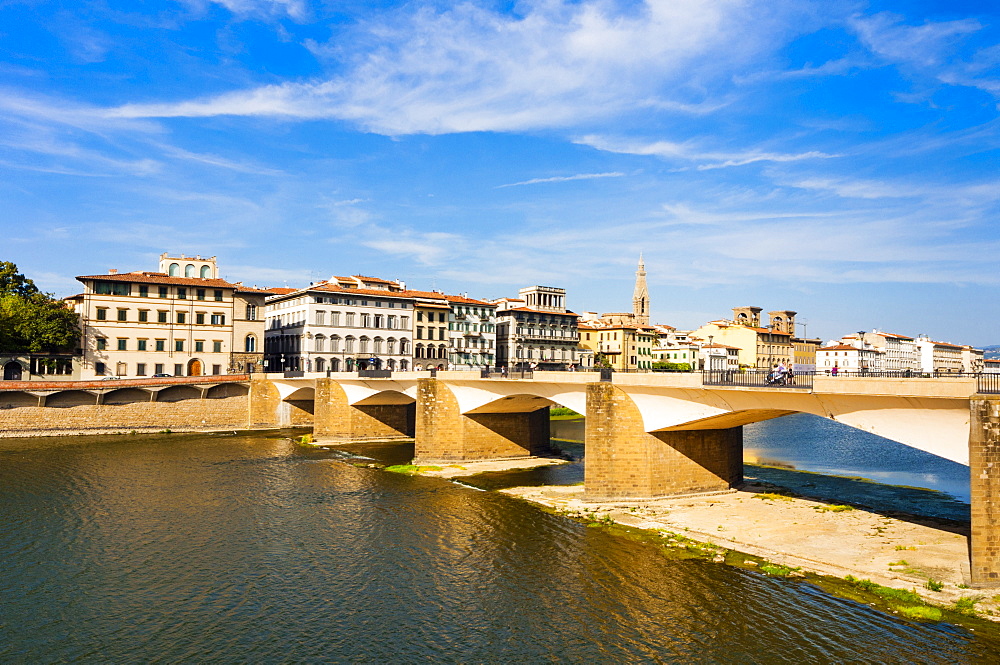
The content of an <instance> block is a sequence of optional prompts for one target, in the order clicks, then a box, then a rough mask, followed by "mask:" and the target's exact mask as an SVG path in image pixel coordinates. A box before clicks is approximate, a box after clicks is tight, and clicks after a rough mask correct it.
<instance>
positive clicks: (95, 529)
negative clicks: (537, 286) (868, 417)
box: [0, 421, 1000, 664]
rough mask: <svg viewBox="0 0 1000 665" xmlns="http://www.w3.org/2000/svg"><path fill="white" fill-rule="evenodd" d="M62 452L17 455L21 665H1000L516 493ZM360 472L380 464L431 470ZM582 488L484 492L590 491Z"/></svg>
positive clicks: (286, 453)
mask: <svg viewBox="0 0 1000 665" xmlns="http://www.w3.org/2000/svg"><path fill="white" fill-rule="evenodd" d="M779 423H780V421H779ZM779 423H775V424H773V425H768V426H767V427H766V428H765V427H761V426H757V427H756V428H753V429H752V428H748V431H747V450H748V455H750V456H751V457H753V456H757V457H760V458H764V459H767V460H770V461H778V462H782V463H784V464H788V463H791V464H793V465H795V466H798V467H800V468H808V467H810V466H817V465H822V464H824V463H825V464H827V465H828V466H829V467H830V468H829V469H817V470H828V471H835V472H843V473H847V474H849V475H864V473H862V472H863V471H865V469H864V468H859V467H865V465H869V467H870V468H869V471H870V470H871V469H874V468H875V466H876V465H875V464H874V462H873V461H877V460H875V458H877V457H878V456H879V455H880V454H881V453H878V452H877V450H876V451H875V452H873V451H872V450H868V451H867V452H865V450H866V448H865V444H864V442H863V441H862V442H861V443H857V442H854V443H851V442H847V443H845V442H844V441H837V440H836V438H837V437H836V433H834V434H830V433H829V432H824V431H823V430H822V426H820V425H817V424H816V423H809V422H806V424H805V426H801V423H800V426H798V427H791V426H790V425H788V424H779ZM791 424H792V425H794V424H795V423H794V421H792V423H791ZM575 427H576V428H578V426H576V425H559V426H558V427H557V431H556V432H555V435H556V436H557V437H560V438H565V439H571V438H575V437H574V436H573V433H574V431H577V430H574V428H575ZM768 428H770V429H768ZM782 428H784V429H782ZM817 428H819V429H817ZM560 435H561V436H560ZM783 437H784V438H783ZM53 443H54V441H53V440H45V439H37V440H34V441H19V442H16V443H15V442H12V441H8V442H2V440H0V444H2V446H0V524H2V532H0V662H3V663H32V664H34V663H54V662H69V661H74V662H113V663H130V662H135V663H140V662H142V663H145V662H162V663H175V662H197V663H202V662H220V663H224V662H225V663H228V662H253V663H263V662H268V663H271V662H393V663H397V662H398V663H412V662H423V661H429V662H443V663H492V662H516V663H521V662H587V663H594V662H602V663H604V662H607V663H617V662H684V663H692V662H694V663H733V662H739V663H782V662H784V663H841V662H865V663H875V662H878V663H909V662H920V663H964V662H968V663H981V662H1000V639H998V638H997V637H996V636H995V635H996V632H995V631H989V630H987V631H985V632H984V631H982V630H980V631H978V632H973V631H970V630H968V629H967V628H961V627H957V626H953V625H950V624H947V623H923V624H921V623H913V622H908V621H904V620H902V619H899V618H897V617H894V616H891V615H888V614H885V613H882V612H879V611H877V610H875V609H872V608H870V607H868V606H866V605H863V604H860V603H857V602H854V601H850V600H844V599H841V598H837V597H835V596H831V595H829V594H827V593H826V592H824V591H821V590H820V589H819V588H817V587H816V586H814V585H813V584H811V583H808V582H803V581H789V580H781V579H772V578H768V577H766V576H764V575H763V574H761V573H758V572H752V571H746V570H741V569H736V568H731V567H727V566H725V565H720V564H713V563H709V562H705V561H701V560H677V559H674V558H671V556H670V555H668V554H667V553H666V552H665V551H664V550H663V549H662V548H660V547H658V546H656V545H653V544H649V543H647V542H645V541H642V540H637V539H633V538H630V537H627V536H626V535H623V534H621V533H617V532H615V531H614V530H607V529H605V528H588V527H586V526H584V525H582V524H579V523H576V522H573V521H570V520H567V519H565V518H562V517H558V516H555V515H550V514H547V513H545V512H542V511H541V510H539V509H537V508H535V507H533V506H531V505H529V504H526V503H523V502H520V501H517V500H515V499H511V498H508V497H506V496H504V495H501V494H498V493H496V492H492V491H482V490H481V489H476V488H473V487H468V486H463V485H460V484H456V483H451V482H447V481H443V480H439V479H433V478H420V477H408V476H401V475H397V474H392V473H388V472H385V471H382V470H379V469H372V468H363V467H357V466H352V465H350V464H346V463H344V460H345V453H344V452H338V451H311V450H308V449H304V448H301V447H297V446H295V445H293V444H292V443H290V442H288V441H286V440H280V439H277V438H276V437H274V436H268V435H263V434H257V435H246V436H242V435H241V436H188V435H183V436H182V435H171V436H158V437H104V438H93V439H86V440H82V439H81V440H73V441H70V440H63V441H59V442H56V443H58V444H59V445H56V446H53V445H52V444H53ZM565 445H566V447H567V448H568V449H569V450H570V452H574V453H575V454H579V453H580V449H579V446H575V447H574V444H565ZM824 447H825V448H826V450H825V452H823V448H824ZM868 448H872V446H871V445H869V446H868ZM874 448H875V449H877V448H878V447H877V446H875V447H874ZM347 450H348V451H349V452H350V453H352V454H354V455H358V456H361V457H368V458H372V459H374V460H378V461H379V462H383V463H399V462H405V461H407V460H408V458H409V456H410V455H411V454H412V446H407V445H405V444H404V445H399V444H393V445H387V444H382V445H379V444H368V445H356V446H350V447H348V448H347ZM821 452H823V454H820V453H821ZM900 454H901V453H899V452H898V451H897V453H896V454H895V458H896V459H895V461H893V460H890V462H892V463H893V464H896V466H895V467H892V468H890V469H889V470H888V471H884V470H883V471H878V473H883V472H885V473H889V474H890V475H889V476H888V477H887V478H885V480H886V481H888V482H899V483H902V484H909V485H916V484H923V485H925V486H935V487H937V488H939V489H944V490H946V491H948V492H950V493H952V494H955V495H956V496H959V497H960V498H961V497H962V496H963V495H962V491H963V489H962V486H961V485H962V480H961V478H962V477H963V476H962V473H963V472H964V473H966V474H967V471H964V468H963V467H957V465H955V466H952V465H949V464H947V463H944V464H938V465H937V466H934V463H932V461H928V460H926V459H924V458H922V457H920V455H917V457H916V458H915V459H916V461H915V462H913V464H912V466H913V468H900V465H899V464H898V458H899V455H900ZM866 455H867V457H866ZM872 456H874V457H872ZM352 461H354V462H355V463H357V462H362V463H363V462H365V461H366V460H363V459H358V458H352ZM852 465H853V466H852ZM890 466H891V465H890ZM903 467H906V464H905V463H904V464H903ZM956 467H957V468H956ZM580 469H581V465H580V464H574V465H569V466H566V467H561V468H559V469H558V470H557V469H555V468H552V469H548V470H546V471H544V472H521V473H512V474H494V475H491V476H489V477H483V478H478V477H477V478H476V479H471V480H469V481H467V482H470V483H475V484H479V485H481V486H486V487H497V486H502V485H510V484H518V483H519V482H521V481H523V480H525V479H527V480H532V481H539V480H542V481H544V480H549V481H556V482H573V480H572V478H573V477H574V476H575V477H579V476H580V473H581V471H580ZM747 473H748V475H753V474H758V473H759V474H767V473H776V474H781V473H788V472H785V471H782V470H781V469H757V468H755V467H748V471H747ZM532 474H534V475H532ZM545 474H548V475H545ZM893 474H897V475H893ZM907 474H910V475H907ZM791 475H794V474H791ZM799 475H802V474H799ZM916 476H919V477H917V478H916V479H917V480H920V479H923V480H924V481H925V482H923V483H917V482H913V481H914V478H915V477H916ZM817 482H819V481H816V482H813V485H814V489H816V490H817V491H824V488H823V487H815V485H816V483H817ZM845 482H847V483H850V482H851V481H845ZM819 484H820V485H822V483H821V482H820V483H819ZM867 484H868V485H871V483H867ZM827 489H830V490H831V491H834V490H836V491H848V490H849V489H850V488H847V490H845V488H844V487H839V488H838V487H831V488H827ZM881 491H884V492H886V493H887V494H892V493H894V492H895V490H891V489H883V490H881ZM964 491H966V492H967V483H966V486H965V490H964ZM900 492H902V490H900ZM904 494H905V493H904ZM927 494H928V493H923V495H927ZM923 495H921V496H923ZM881 498H884V497H879V498H878V500H881ZM900 500H901V501H904V502H906V501H916V503H915V504H914V505H915V506H916V507H917V508H918V509H920V510H924V509H926V511H927V512H931V513H933V512H937V513H948V512H949V511H951V512H956V513H961V512H962V510H964V509H967V508H965V507H964V504H962V503H960V502H956V501H951V500H949V499H948V498H947V497H944V496H942V497H941V498H940V500H938V501H937V503H935V499H933V498H931V499H912V498H910V497H908V496H903V497H902V498H901V499H900ZM921 501H923V502H924V503H921Z"/></svg>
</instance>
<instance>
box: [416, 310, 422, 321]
mask: <svg viewBox="0 0 1000 665" xmlns="http://www.w3.org/2000/svg"><path fill="white" fill-rule="evenodd" d="M423 320H424V313H423V312H417V321H423Z"/></svg>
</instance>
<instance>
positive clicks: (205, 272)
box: [201, 266, 212, 279]
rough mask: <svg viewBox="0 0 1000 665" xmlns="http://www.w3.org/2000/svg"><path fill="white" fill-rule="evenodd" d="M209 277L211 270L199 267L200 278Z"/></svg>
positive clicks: (206, 267)
mask: <svg viewBox="0 0 1000 665" xmlns="http://www.w3.org/2000/svg"><path fill="white" fill-rule="evenodd" d="M211 276H212V271H211V269H210V268H209V267H208V266H202V267H201V278H202V279H208V278H209V277H211Z"/></svg>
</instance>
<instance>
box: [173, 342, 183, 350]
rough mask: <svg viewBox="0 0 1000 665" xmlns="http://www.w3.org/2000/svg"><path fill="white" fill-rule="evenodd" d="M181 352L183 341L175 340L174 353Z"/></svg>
mask: <svg viewBox="0 0 1000 665" xmlns="http://www.w3.org/2000/svg"><path fill="white" fill-rule="evenodd" d="M183 350H184V340H182V339H175V340H174V351H183Z"/></svg>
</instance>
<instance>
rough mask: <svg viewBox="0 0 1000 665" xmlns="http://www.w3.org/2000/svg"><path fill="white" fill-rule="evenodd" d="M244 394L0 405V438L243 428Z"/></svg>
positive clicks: (244, 415) (244, 423)
mask: <svg viewBox="0 0 1000 665" xmlns="http://www.w3.org/2000/svg"><path fill="white" fill-rule="evenodd" d="M248 409H249V398H248V397H247V396H246V395H239V396H232V397H223V398H218V399H197V398H196V399H184V400H179V401H176V402H151V401H143V402H131V403H127V404H78V405H75V406H65V407H55V406H18V407H14V408H3V409H0V438H3V437H32V436H60V435H67V434H117V433H120V432H159V431H162V430H165V429H169V430H171V431H173V432H200V431H218V430H241V429H248V421H249V419H248V417H247V413H248Z"/></svg>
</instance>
